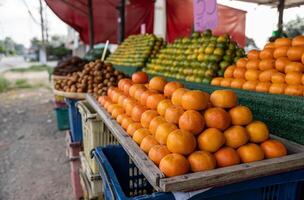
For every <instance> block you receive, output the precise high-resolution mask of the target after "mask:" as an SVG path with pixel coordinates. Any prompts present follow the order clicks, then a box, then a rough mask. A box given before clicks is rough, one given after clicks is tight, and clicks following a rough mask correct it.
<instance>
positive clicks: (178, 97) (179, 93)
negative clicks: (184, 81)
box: [171, 88, 189, 106]
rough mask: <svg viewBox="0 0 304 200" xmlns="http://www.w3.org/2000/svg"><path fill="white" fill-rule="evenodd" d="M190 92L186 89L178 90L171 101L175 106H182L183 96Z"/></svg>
mask: <svg viewBox="0 0 304 200" xmlns="http://www.w3.org/2000/svg"><path fill="white" fill-rule="evenodd" d="M188 91H189V90H188V89H186V88H178V89H177V90H175V91H174V92H173V94H172V98H171V101H172V103H173V105H176V106H180V105H182V97H183V95H184V94H185V93H186V92H188Z"/></svg>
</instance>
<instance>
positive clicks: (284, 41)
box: [274, 38, 291, 47]
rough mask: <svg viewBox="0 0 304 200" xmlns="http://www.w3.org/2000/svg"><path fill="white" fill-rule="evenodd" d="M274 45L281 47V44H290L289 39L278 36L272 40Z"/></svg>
mask: <svg viewBox="0 0 304 200" xmlns="http://www.w3.org/2000/svg"><path fill="white" fill-rule="evenodd" d="M274 45H275V47H281V46H290V45H291V40H290V39H289V38H278V39H276V40H275V41H274Z"/></svg>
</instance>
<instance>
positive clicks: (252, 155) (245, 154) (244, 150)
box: [237, 143, 264, 163]
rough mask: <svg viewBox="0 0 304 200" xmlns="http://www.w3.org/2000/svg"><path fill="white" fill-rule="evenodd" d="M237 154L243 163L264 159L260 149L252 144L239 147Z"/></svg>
mask: <svg viewBox="0 0 304 200" xmlns="http://www.w3.org/2000/svg"><path fill="white" fill-rule="evenodd" d="M237 152H238V154H239V155H240V158H241V160H242V162H243V163H249V162H255V161H259V160H263V159H264V152H263V150H262V148H261V147H260V146H259V145H257V144H254V143H248V144H245V145H243V146H241V147H239V148H238V150H237Z"/></svg>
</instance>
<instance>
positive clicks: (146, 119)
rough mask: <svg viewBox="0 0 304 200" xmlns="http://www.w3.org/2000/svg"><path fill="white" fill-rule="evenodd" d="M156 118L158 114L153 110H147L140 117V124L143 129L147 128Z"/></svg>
mask: <svg viewBox="0 0 304 200" xmlns="http://www.w3.org/2000/svg"><path fill="white" fill-rule="evenodd" d="M157 116H158V113H157V112H156V111H155V110H147V111H145V112H144V113H143V114H142V115H141V118H140V123H141V125H142V126H143V127H144V128H149V125H150V122H151V120H152V119H154V118H155V117H157Z"/></svg>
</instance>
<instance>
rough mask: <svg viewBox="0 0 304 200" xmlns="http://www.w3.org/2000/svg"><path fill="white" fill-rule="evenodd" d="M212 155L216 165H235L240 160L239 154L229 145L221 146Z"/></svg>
mask: <svg viewBox="0 0 304 200" xmlns="http://www.w3.org/2000/svg"><path fill="white" fill-rule="evenodd" d="M214 157H215V159H216V163H217V166H218V167H228V166H231V165H237V164H239V163H240V162H241V161H240V156H239V155H238V153H237V152H236V151H235V150H234V149H233V148H231V147H222V148H220V149H219V150H218V151H217V152H215V154H214Z"/></svg>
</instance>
